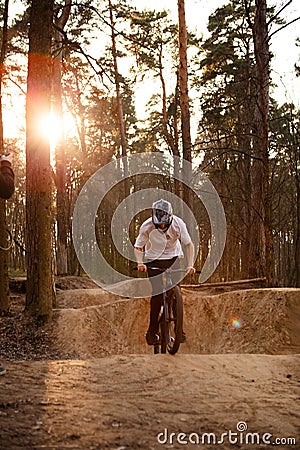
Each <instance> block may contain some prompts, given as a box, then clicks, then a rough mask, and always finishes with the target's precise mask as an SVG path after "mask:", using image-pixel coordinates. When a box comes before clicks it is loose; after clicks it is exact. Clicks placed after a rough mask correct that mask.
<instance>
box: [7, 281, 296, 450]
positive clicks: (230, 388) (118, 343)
mask: <svg viewBox="0 0 300 450" xmlns="http://www.w3.org/2000/svg"><path fill="white" fill-rule="evenodd" d="M299 292H300V291H299V290H295V289H293V290H261V289H259V290H252V291H239V292H236V293H225V294H222V295H220V296H211V295H209V296H207V295H203V294H198V293H195V292H193V293H190V292H185V311H186V322H185V328H186V332H187V335H188V344H186V346H182V347H181V349H180V353H179V354H177V355H175V356H170V355H153V354H152V352H151V349H150V348H148V347H147V346H146V345H145V343H144V332H145V329H146V326H147V320H148V307H149V304H148V302H147V300H146V299H136V300H134V301H131V300H120V299H118V298H111V299H108V298H107V297H105V295H106V294H104V295H103V296H101V293H100V292H98V294H96V291H94V292H93V293H92V291H91V290H89V291H86V292H85V293H84V292H79V291H78V292H77V293H75V291H73V292H68V293H66V292H62V293H61V295H60V298H59V306H60V309H59V310H58V311H57V312H56V318H55V320H54V322H53V330H52V331H53V339H54V342H53V344H54V345H55V346H56V348H57V351H58V352H59V354H60V355H61V357H62V358H70V357H72V358H73V359H68V360H56V361H54V360H52V361H50V360H48V361H10V362H6V364H5V366H6V369H7V374H6V375H5V376H2V377H0V449H12V450H18V449H25V450H30V449H56V450H60V449H65V448H68V449H74V450H75V449H82V450H88V449H94V450H96V449H112V450H113V449H116V450H117V449H118V450H121V449H145V450H148V449H149V450H151V449H155V450H157V449H163V448H174V449H181V448H188V449H194V448H205V449H214V448H222V449H225V450H227V449H228V450H229V449H233V448H239V449H243V450H246V449H247V450H248V449H249V450H250V449H252V448H253V449H255V450H257V449H266V448H270V445H266V444H262V443H261V442H260V444H258V441H257V439H260V440H262V439H263V435H264V433H270V434H272V437H271V436H269V435H268V436H267V435H265V436H264V439H267V440H270V442H272V443H273V442H274V440H275V438H278V439H285V440H283V441H281V444H280V445H276V448H278V449H286V448H293V449H300V433H299V431H300V429H299V424H300V402H299V397H300V356H299V353H300V350H299V346H300V339H299V337H300V334H299V313H298V311H299V309H298V308H299V305H300V295H299ZM109 300H111V301H109ZM81 302H82V303H81ZM82 306H84V307H82ZM71 307H72V308H71ZM125 313H126V314H125ZM232 315H235V316H239V317H241V318H242V319H243V326H242V327H241V328H240V329H238V330H232V329H230V327H229V326H228V318H230V317H231V316H232ZM108 319H109V320H108ZM137 319H138V320H137ZM133 353H134V354H133ZM192 353H193V354H192ZM197 353H198V354H197ZM199 353H202V354H199ZM204 353H205V354H204ZM209 353H211V354H209ZM213 353H218V354H213ZM297 353H298V354H297ZM75 358H76V359H75ZM239 422H245V423H244V424H240V425H239V427H243V426H244V427H245V426H247V428H248V429H247V430H246V431H244V432H242V431H240V432H238V434H237V435H236V434H232V433H237V424H238V423H239ZM245 424H246V425H245ZM230 430H231V432H230ZM241 430H242V428H241ZM180 432H182V433H185V434H184V435H179V434H178V433H180ZM226 432H227V436H224V437H223V441H224V442H223V443H222V444H221V443H220V441H221V435H222V433H226ZM170 433H175V435H170ZM205 433H211V434H210V436H208V435H207V434H205ZM229 433H231V435H230V437H229V436H228V434H229ZM247 433H248V435H247ZM253 433H256V434H255V435H254V434H253ZM202 438H203V440H204V444H202V441H201V439H202ZM214 438H215V439H216V442H215V443H214ZM287 438H293V439H295V440H296V444H295V445H292V443H293V442H292V441H291V442H289V445H287V444H288V441H287ZM208 439H210V443H208ZM230 439H231V441H230ZM236 439H238V441H237V442H236V441H235V440H236ZM252 439H254V442H255V443H254V444H251V440H252ZM165 440H167V442H166V443H164V441H165ZM178 440H179V442H178ZM197 440H199V445H196V443H197ZM180 441H181V442H182V443H180ZM247 441H248V442H247ZM184 442H185V443H184ZM186 442H188V443H186ZM218 442H219V444H218ZM230 442H231V444H230ZM234 442H235V444H233V443H234ZM271 448H272V447H271Z"/></svg>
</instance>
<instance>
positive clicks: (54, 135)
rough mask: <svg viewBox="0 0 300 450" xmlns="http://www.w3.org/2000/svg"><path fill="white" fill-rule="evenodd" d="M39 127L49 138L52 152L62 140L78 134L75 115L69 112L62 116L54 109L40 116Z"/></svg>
mask: <svg viewBox="0 0 300 450" xmlns="http://www.w3.org/2000/svg"><path fill="white" fill-rule="evenodd" d="M38 128H39V131H40V133H41V134H42V135H43V136H44V137H46V138H47V139H48V141H49V144H50V152H51V153H52V154H53V153H54V151H55V148H56V147H57V145H59V143H60V142H62V141H63V140H64V139H66V138H69V137H70V136H76V134H77V133H76V123H75V119H74V117H73V116H72V115H71V114H69V113H66V114H65V113H64V114H63V117H62V118H61V117H59V116H58V115H57V114H55V113H54V111H53V110H51V111H50V113H49V114H48V115H46V116H42V117H41V118H40V123H39V126H38Z"/></svg>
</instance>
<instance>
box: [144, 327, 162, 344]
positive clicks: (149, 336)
mask: <svg viewBox="0 0 300 450" xmlns="http://www.w3.org/2000/svg"><path fill="white" fill-rule="evenodd" d="M146 341H147V344H148V345H156V344H158V343H159V335H158V334H157V333H155V332H154V331H152V330H148V331H147V333H146Z"/></svg>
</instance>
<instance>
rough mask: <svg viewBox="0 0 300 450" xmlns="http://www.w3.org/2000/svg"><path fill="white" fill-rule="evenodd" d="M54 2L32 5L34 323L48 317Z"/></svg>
mask: <svg viewBox="0 0 300 450" xmlns="http://www.w3.org/2000/svg"><path fill="white" fill-rule="evenodd" d="M53 1H54V0H32V2H31V10H30V28H29V54H28V78H27V104H26V124H27V130H26V162H27V167H26V219H27V229H26V242H27V292H26V309H27V310H28V311H29V312H30V313H31V315H32V316H33V317H34V318H35V319H36V321H37V322H38V323H43V322H47V321H48V320H50V319H51V316H52V302H53V296H54V289H53V270H52V222H51V195H52V173H51V167H50V143H49V139H47V138H46V137H45V136H44V135H43V134H41V132H40V118H41V117H48V115H49V113H50V97H51V56H50V55H51V35H52V24H53Z"/></svg>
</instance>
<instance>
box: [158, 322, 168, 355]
mask: <svg viewBox="0 0 300 450" xmlns="http://www.w3.org/2000/svg"><path fill="white" fill-rule="evenodd" d="M168 330H169V323H167V322H166V320H165V313H163V316H162V318H161V321H160V352H161V353H166V352H167V340H168V335H169V333H168Z"/></svg>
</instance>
